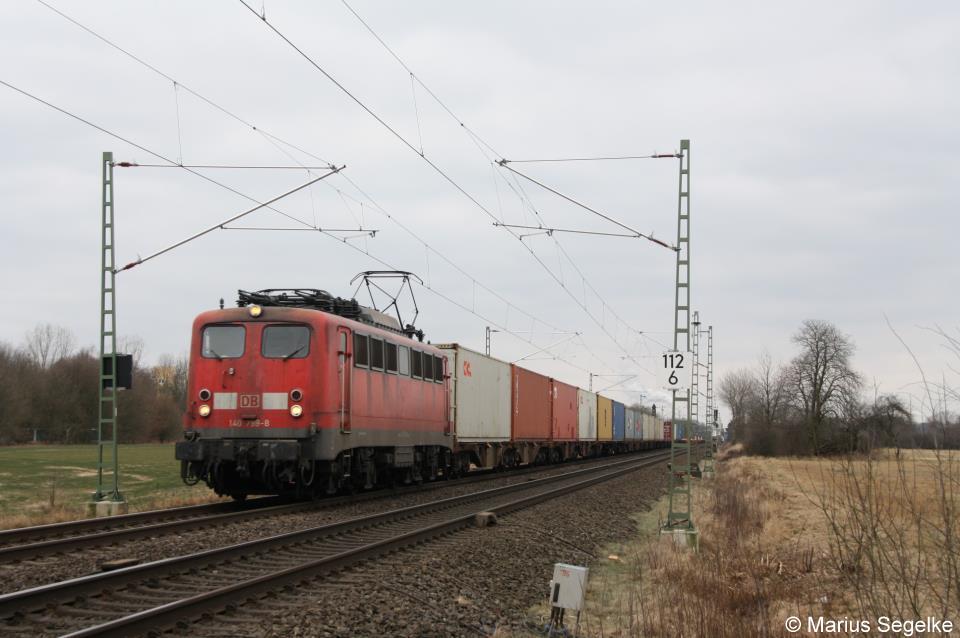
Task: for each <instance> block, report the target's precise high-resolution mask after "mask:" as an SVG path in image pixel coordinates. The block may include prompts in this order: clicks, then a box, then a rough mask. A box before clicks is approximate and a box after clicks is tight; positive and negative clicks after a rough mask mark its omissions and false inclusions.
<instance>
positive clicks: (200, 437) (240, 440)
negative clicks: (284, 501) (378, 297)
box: [176, 289, 670, 500]
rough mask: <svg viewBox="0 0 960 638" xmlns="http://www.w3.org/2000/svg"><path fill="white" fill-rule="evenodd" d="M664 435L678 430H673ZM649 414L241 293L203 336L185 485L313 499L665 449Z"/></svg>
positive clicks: (317, 307)
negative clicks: (485, 471) (524, 466)
mask: <svg viewBox="0 0 960 638" xmlns="http://www.w3.org/2000/svg"><path fill="white" fill-rule="evenodd" d="M667 429H669V425H668V428H667ZM669 438H670V434H669V432H668V431H666V430H665V429H664V423H663V421H662V420H661V419H659V418H658V417H657V416H656V415H654V414H647V413H645V412H641V411H640V410H634V409H632V408H629V407H626V406H624V405H623V404H622V403H619V402H617V401H613V400H612V399H609V398H607V397H604V396H603V395H600V394H597V393H594V392H590V391H587V390H583V389H581V388H577V387H575V386H572V385H569V384H566V383H563V382H562V381H559V380H557V379H552V378H550V377H546V376H543V375H540V374H537V373H536V372H533V371H530V370H526V369H524V368H522V367H520V366H518V365H515V364H510V363H506V362H503V361H499V360H497V359H495V358H493V357H489V356H485V355H483V354H480V353H478V352H475V351H473V350H470V349H469V348H466V347H464V346H461V345H459V344H455V343H453V344H442V345H431V344H430V343H424V342H423V333H422V332H421V331H418V330H416V329H415V328H413V327H412V326H409V325H408V326H402V325H401V324H400V322H398V321H397V320H396V319H394V318H393V317H391V316H388V315H386V314H384V313H381V312H379V311H377V310H375V309H373V308H368V307H365V306H362V305H360V304H359V303H357V301H356V300H353V299H349V300H347V299H342V298H339V297H334V296H332V295H330V294H329V293H327V292H325V291H322V290H316V289H289V290H262V291H259V292H254V293H251V292H245V291H239V299H238V302H237V307H236V308H227V309H224V308H222V304H221V309H219V310H211V311H208V312H204V313H202V314H200V315H199V316H198V317H197V318H196V319H195V320H194V322H193V329H192V339H191V348H190V372H189V381H188V400H187V409H186V413H185V416H184V440H182V441H179V442H178V443H177V444H176V458H177V459H178V460H179V461H180V462H181V476H182V478H183V480H184V482H185V483H187V484H190V485H193V484H196V483H198V482H200V481H204V482H205V483H206V484H207V485H208V486H209V487H210V488H212V489H213V490H215V491H216V492H217V494H221V495H230V496H232V497H233V498H235V499H238V500H242V499H244V498H246V496H247V495H248V494H290V495H298V496H316V495H320V494H324V493H327V494H331V493H335V492H338V491H343V490H356V489H371V488H373V487H375V486H378V485H381V486H382V485H393V484H397V483H417V482H421V481H430V480H435V479H437V478H451V477H455V476H459V475H462V474H464V473H466V472H468V471H470V470H471V469H472V468H510V467H514V466H518V465H521V464H540V463H557V462H561V461H564V460H567V459H574V458H583V457H592V456H601V455H608V454H615V453H621V452H626V451H630V450H637V449H644V448H654V447H663V446H667V445H669Z"/></svg>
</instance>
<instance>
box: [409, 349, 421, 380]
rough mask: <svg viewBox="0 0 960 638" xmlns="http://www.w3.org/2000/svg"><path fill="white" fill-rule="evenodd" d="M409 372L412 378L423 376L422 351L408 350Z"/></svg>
mask: <svg viewBox="0 0 960 638" xmlns="http://www.w3.org/2000/svg"><path fill="white" fill-rule="evenodd" d="M410 372H411V376H412V377H413V378H414V379H420V378H423V353H422V352H418V351H417V350H411V351H410Z"/></svg>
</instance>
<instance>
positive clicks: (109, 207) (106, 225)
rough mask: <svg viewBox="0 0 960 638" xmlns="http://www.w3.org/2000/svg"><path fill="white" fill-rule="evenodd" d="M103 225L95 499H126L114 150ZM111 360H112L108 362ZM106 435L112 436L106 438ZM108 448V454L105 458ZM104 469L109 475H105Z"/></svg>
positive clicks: (107, 157) (107, 161)
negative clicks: (120, 438) (120, 431)
mask: <svg viewBox="0 0 960 638" xmlns="http://www.w3.org/2000/svg"><path fill="white" fill-rule="evenodd" d="M102 168H103V190H102V211H103V215H102V223H101V226H100V244H101V262H100V402H99V419H98V421H97V491H96V492H95V493H94V495H93V500H94V501H104V500H109V501H122V500H123V496H121V494H120V482H119V478H120V473H119V467H118V458H117V375H116V372H117V314H116V308H117V303H116V302H117V295H116V285H115V284H116V264H115V260H114V250H113V246H114V244H113V237H114V232H113V230H114V227H113V220H114V215H113V153H109V152H107V153H104V154H103V165H102ZM108 362H109V363H108ZM105 436H109V437H110V438H109V439H106V438H105ZM104 451H106V452H107V454H106V456H107V457H108V458H107V459H106V460H104V456H105V454H104ZM104 470H106V473H107V476H106V477H104Z"/></svg>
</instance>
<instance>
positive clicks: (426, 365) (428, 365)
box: [423, 352, 433, 381]
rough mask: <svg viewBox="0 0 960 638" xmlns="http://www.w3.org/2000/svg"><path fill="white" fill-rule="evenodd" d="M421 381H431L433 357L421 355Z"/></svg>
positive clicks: (425, 354)
mask: <svg viewBox="0 0 960 638" xmlns="http://www.w3.org/2000/svg"><path fill="white" fill-rule="evenodd" d="M423 380H424V381H433V356H432V355H429V354H427V353H426V352H424V353H423Z"/></svg>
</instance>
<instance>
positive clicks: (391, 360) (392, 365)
mask: <svg viewBox="0 0 960 638" xmlns="http://www.w3.org/2000/svg"><path fill="white" fill-rule="evenodd" d="M383 349H384V351H383V355H384V358H385V359H386V364H387V372H396V371H397V344H395V343H390V342H389V341H385V342H384V344H383Z"/></svg>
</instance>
